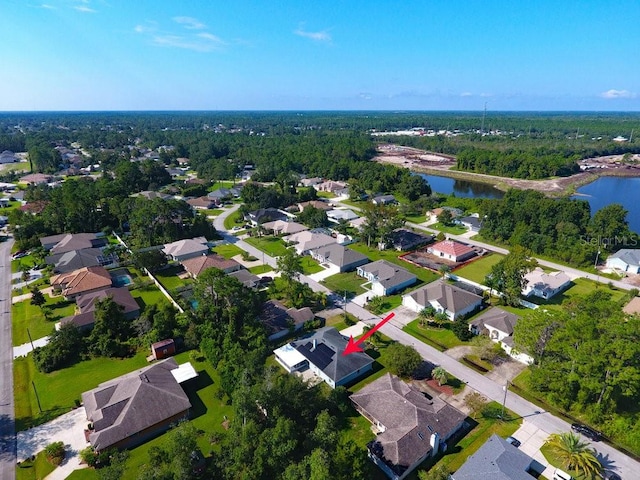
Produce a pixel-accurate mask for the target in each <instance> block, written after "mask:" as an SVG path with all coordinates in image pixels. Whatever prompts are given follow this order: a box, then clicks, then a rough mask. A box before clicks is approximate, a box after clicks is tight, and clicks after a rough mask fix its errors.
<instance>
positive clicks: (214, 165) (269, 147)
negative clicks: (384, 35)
mask: <svg viewBox="0 0 640 480" xmlns="http://www.w3.org/2000/svg"><path fill="white" fill-rule="evenodd" d="M482 117H483V115H482V113H480V112H424V113H421V112H405V113H391V112H348V113H347V112H153V113H136V112H129V113H117V112H110V113H24V114H19V113H15V114H2V115H0V151H2V150H5V149H7V150H12V151H28V152H30V155H31V156H32V157H33V159H36V160H35V161H36V168H37V169H38V170H39V171H47V170H52V169H54V168H55V166H56V165H55V163H56V161H58V160H59V159H58V158H57V157H56V156H55V153H54V151H52V147H53V146H54V145H56V144H60V143H65V142H66V143H71V142H78V143H79V144H80V145H82V146H83V148H85V149H86V150H87V151H89V152H92V154H97V153H99V152H103V151H104V150H105V149H107V150H113V151H116V152H120V153H121V154H122V155H123V156H131V155H132V154H133V153H134V152H132V150H131V148H128V146H132V145H135V146H136V147H139V148H158V147H160V146H163V145H170V146H174V147H175V149H172V150H170V151H167V152H165V156H164V158H163V160H165V161H166V162H170V161H171V160H172V159H175V157H189V158H191V159H192V160H193V161H194V165H195V166H196V169H197V170H198V173H200V174H201V175H204V176H206V177H208V178H211V179H216V178H230V177H229V175H230V174H231V175H233V174H234V173H237V172H236V170H237V169H238V168H240V167H241V166H242V165H244V164H253V165H255V166H257V167H258V169H259V174H260V175H259V178H261V179H265V180H272V179H273V178H275V176H277V174H278V173H279V172H283V171H295V172H304V173H308V174H310V175H324V176H327V177H331V178H334V179H345V180H346V179H348V178H350V177H352V178H359V176H360V175H361V174H363V173H366V170H367V169H368V168H370V167H367V168H363V167H362V166H360V167H355V165H361V164H360V162H361V161H363V160H368V159H370V158H372V157H373V155H374V154H375V146H376V142H379V141H385V142H386V141H392V142H396V143H399V144H403V145H409V146H415V147H418V148H423V149H425V150H430V151H435V152H440V153H446V154H453V155H457V156H458V157H459V158H458V168H459V169H461V170H469V171H474V172H479V173H488V174H493V175H502V176H510V177H516V178H532V179H534V178H545V177H548V176H555V175H558V176H563V175H570V174H572V173H574V172H575V171H576V170H577V166H576V165H575V161H576V160H578V159H582V158H588V157H592V156H598V155H612V154H624V153H637V152H639V151H640V143H639V142H638V140H637V137H638V135H637V134H636V136H635V138H634V136H633V131H634V129H635V131H636V132H638V133H640V115H638V114H634V113H625V114H615V113H610V114H596V113H594V114H589V113H580V114H578V113H573V114H572V113H544V114H543V113H531V112H524V113H513V112H498V113H496V112H493V113H490V114H488V115H487V116H486V118H482ZM485 126H486V127H485ZM410 128H420V129H424V130H425V131H427V130H431V131H434V132H445V131H446V132H449V133H448V134H438V135H433V136H417V137H407V136H404V137H403V136H389V137H385V136H381V137H371V136H370V133H371V132H372V131H378V132H379V131H392V130H403V129H410ZM619 135H622V136H625V137H626V138H627V139H628V140H629V141H627V142H613V141H612V139H613V138H614V137H616V136H619ZM47 148H49V150H47ZM229 159H231V161H229ZM373 168H376V167H373Z"/></svg>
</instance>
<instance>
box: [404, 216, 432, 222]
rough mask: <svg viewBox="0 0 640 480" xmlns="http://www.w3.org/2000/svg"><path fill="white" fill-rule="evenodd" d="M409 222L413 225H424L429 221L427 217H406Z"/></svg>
mask: <svg viewBox="0 0 640 480" xmlns="http://www.w3.org/2000/svg"><path fill="white" fill-rule="evenodd" d="M404 218H406V220H407V222H411V223H424V222H426V221H427V216H426V215H424V214H423V215H405V217H404Z"/></svg>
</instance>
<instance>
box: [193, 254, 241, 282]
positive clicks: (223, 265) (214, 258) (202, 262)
mask: <svg viewBox="0 0 640 480" xmlns="http://www.w3.org/2000/svg"><path fill="white" fill-rule="evenodd" d="M181 263H182V266H183V267H184V269H185V270H186V271H187V272H188V273H189V275H191V276H192V277H193V278H198V275H200V274H201V273H202V272H204V271H205V270H207V269H209V268H217V269H219V270H222V271H223V272H224V273H231V272H235V271H237V270H240V269H241V268H242V265H240V264H239V263H238V262H236V261H235V260H233V259H231V258H230V259H226V258H224V257H222V256H220V255H216V254H210V255H201V256H199V257H194V258H189V259H187V260H183V261H182V262H181Z"/></svg>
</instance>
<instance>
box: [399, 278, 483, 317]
mask: <svg viewBox="0 0 640 480" xmlns="http://www.w3.org/2000/svg"><path fill="white" fill-rule="evenodd" d="M402 305H404V306H405V307H407V308H409V309H411V310H413V311H414V312H416V313H419V312H420V311H422V310H423V309H424V308H426V307H428V306H431V307H433V308H434V309H435V310H436V312H438V313H445V314H446V315H447V317H448V318H449V320H455V319H456V318H458V317H459V316H461V315H466V314H467V313H471V312H472V311H474V310H475V309H477V308H480V307H481V306H482V297H481V296H480V295H476V294H475V293H471V292H468V291H467V290H463V289H462V288H459V287H456V286H455V285H450V284H449V283H447V282H445V281H444V280H442V279H439V280H436V281H435V282H431V283H429V284H427V285H425V286H424V287H421V288H418V289H417V290H414V291H413V292H411V293H408V294H406V295H403V297H402Z"/></svg>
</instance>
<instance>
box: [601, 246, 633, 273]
mask: <svg viewBox="0 0 640 480" xmlns="http://www.w3.org/2000/svg"><path fill="white" fill-rule="evenodd" d="M606 267H607V268H611V269H613V270H617V271H622V272H629V273H640V250H633V249H630V248H623V249H622V250H618V251H617V252H616V253H614V254H612V255H609V257H608V258H607V263H606Z"/></svg>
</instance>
